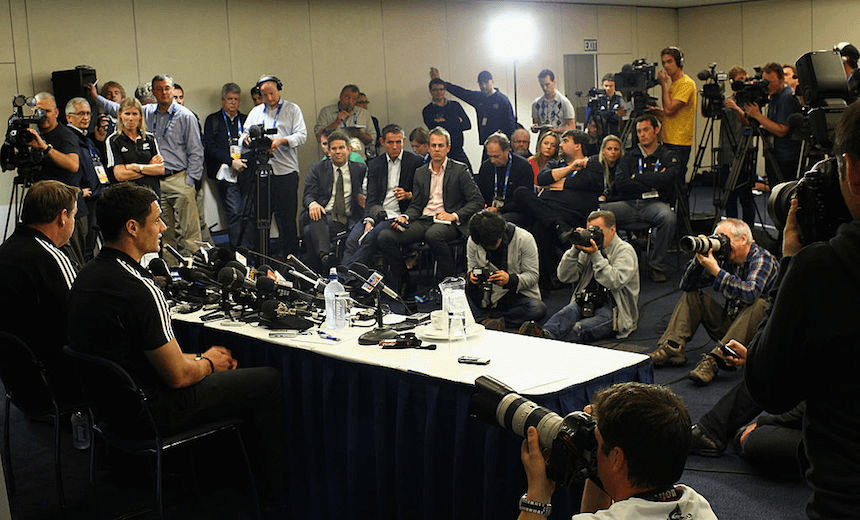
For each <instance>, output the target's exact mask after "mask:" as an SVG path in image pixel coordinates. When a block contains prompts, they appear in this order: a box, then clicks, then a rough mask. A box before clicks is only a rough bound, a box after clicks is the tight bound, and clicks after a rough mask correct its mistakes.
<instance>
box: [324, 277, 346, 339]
mask: <svg viewBox="0 0 860 520" xmlns="http://www.w3.org/2000/svg"><path fill="white" fill-rule="evenodd" d="M343 292H344V288H343V284H341V283H340V282H339V281H338V280H337V269H336V268H334V267H332V268H331V271H330V272H329V282H328V285H326V287H325V291H323V294H324V295H325V326H326V327H327V328H329V329H332V330H337V329H342V328H344V327H346V319H347V318H346V306H345V303H344V301H343V299H342V298H341V299H340V301H338V298H337V294H338V293H343Z"/></svg>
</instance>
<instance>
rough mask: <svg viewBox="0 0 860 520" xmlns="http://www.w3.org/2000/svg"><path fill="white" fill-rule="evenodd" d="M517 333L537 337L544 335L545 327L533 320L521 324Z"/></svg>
mask: <svg viewBox="0 0 860 520" xmlns="http://www.w3.org/2000/svg"><path fill="white" fill-rule="evenodd" d="M517 333H518V334H522V335H523V336H534V337H536V338H542V337H544V330H543V328H541V326H540V325H538V324H537V323H535V322H533V321H527V322H525V323H523V324H522V325H520V330H518V331H517Z"/></svg>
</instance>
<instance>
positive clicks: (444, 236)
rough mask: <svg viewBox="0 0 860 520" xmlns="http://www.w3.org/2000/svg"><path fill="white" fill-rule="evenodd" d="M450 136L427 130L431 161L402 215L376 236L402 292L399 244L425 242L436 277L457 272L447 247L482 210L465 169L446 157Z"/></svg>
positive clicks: (417, 179)
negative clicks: (428, 247)
mask: <svg viewBox="0 0 860 520" xmlns="http://www.w3.org/2000/svg"><path fill="white" fill-rule="evenodd" d="M450 149H451V136H450V135H449V134H448V131H447V130H445V129H444V128H441V127H436V128H434V129H433V130H431V131H430V162H429V163H428V164H425V165H423V166H421V167H420V168H418V170H416V171H415V182H414V184H413V186H412V200H411V202H410V203H409V207H408V208H406V211H405V212H404V214H402V215H400V216H398V217H397V218H396V219H394V221H393V222H392V223H391V227H390V228H388V229H385V230H384V231H382V232H381V233H380V234H379V238H378V239H377V245H378V247H379V249H380V251H382V254H383V256H384V257H385V260H386V261H387V263H388V266H389V268H390V269H391V283H392V284H393V286H394V287H398V288H400V289H401V294H403V293H404V292H405V290H406V288H404V287H403V285H404V284H405V282H406V264H405V263H404V262H403V255H402V254H401V252H400V246H401V245H402V244H411V243H413V242H419V241H421V240H423V241H424V242H426V243H427V245H429V246H430V251H431V252H432V253H433V257H434V258H435V260H436V265H437V269H436V276H437V278H439V279H442V278H445V277H446V276H451V275H453V274H455V273H456V271H457V266H455V265H454V255H453V252H452V251H451V247H450V245H449V244H448V243H449V242H450V241H451V240H454V239H455V238H457V237H459V236H465V235H467V234H468V233H469V219H470V218H472V215H474V214H475V213H477V212H478V211H480V210H481V208H483V207H484V200H483V198H481V192H480V191H479V190H478V186H477V185H476V184H475V181H474V180H472V172H471V171H469V167H468V166H466V165H465V164H463V163H461V162H457V161H455V160H453V159H448V151H449V150H450Z"/></svg>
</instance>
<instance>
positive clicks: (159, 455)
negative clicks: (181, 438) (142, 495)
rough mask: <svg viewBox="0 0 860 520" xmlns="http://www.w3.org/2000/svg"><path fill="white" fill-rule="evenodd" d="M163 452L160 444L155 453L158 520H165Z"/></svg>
mask: <svg viewBox="0 0 860 520" xmlns="http://www.w3.org/2000/svg"><path fill="white" fill-rule="evenodd" d="M161 458H162V450H161V443H160V442H159V443H158V448H157V450H156V452H155V499H156V500H157V501H158V518H161V519H162V520H164V496H163V494H162V490H163V489H162V488H163V486H162V483H163V480H164V478H163V476H162V474H161V470H162V466H161V462H162V460H161Z"/></svg>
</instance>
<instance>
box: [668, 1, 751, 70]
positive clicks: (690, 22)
mask: <svg viewBox="0 0 860 520" xmlns="http://www.w3.org/2000/svg"><path fill="white" fill-rule="evenodd" d="M741 16H742V12H741V4H730V5H721V6H712V7H697V8H691V9H682V10H681V11H680V12H679V13H678V34H679V40H678V46H679V47H680V48H681V49H682V50H683V51H684V60H685V62H686V66H685V72H686V73H687V74H689V75H690V77H692V78H694V79H695V77H696V73H697V72H698V71H700V70H703V69H704V68H706V67H707V66H708V65H709V64H710V63H713V62H716V63H717V69H718V70H722V71H726V72H728V70H729V69H730V68H732V66H734V65H743V64H742V63H741V59H742V54H743V47H742V39H741V38H740V34H739V32H737V31H735V32H732V33H731V34H727V33H726V28H727V27H743V21H742V19H741Z"/></svg>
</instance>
